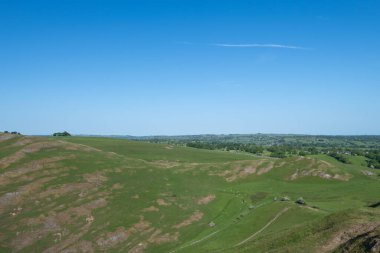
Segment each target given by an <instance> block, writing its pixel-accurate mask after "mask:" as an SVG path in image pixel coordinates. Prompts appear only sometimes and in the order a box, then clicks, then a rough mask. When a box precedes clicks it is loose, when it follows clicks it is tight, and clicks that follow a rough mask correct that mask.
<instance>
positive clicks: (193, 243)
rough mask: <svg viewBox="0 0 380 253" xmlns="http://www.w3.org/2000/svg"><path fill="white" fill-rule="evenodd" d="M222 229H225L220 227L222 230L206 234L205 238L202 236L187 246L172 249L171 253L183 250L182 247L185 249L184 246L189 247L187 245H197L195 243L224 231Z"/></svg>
mask: <svg viewBox="0 0 380 253" xmlns="http://www.w3.org/2000/svg"><path fill="white" fill-rule="evenodd" d="M222 230H223V229H220V230H218V231H215V232H213V233H211V234H209V235H206V236H205V237H203V238H201V239H199V240H196V241H193V242H191V243H190V244H188V245H185V246H182V247H180V248H178V249H176V250H173V251H170V252H169V253H174V252H177V251H179V250H182V249H184V248H187V247H190V246H193V245H195V244H198V243H201V242H203V241H204V240H206V239H208V238H209V237H211V236H213V235H215V234H216V233H219V232H220V231H222Z"/></svg>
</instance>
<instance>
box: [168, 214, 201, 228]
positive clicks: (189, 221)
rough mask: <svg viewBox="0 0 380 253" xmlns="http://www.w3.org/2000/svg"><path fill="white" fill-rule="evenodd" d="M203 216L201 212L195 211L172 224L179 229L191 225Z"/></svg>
mask: <svg viewBox="0 0 380 253" xmlns="http://www.w3.org/2000/svg"><path fill="white" fill-rule="evenodd" d="M202 218H203V213H202V212H200V211H195V212H194V213H193V214H192V215H191V216H190V217H189V218H187V219H186V220H184V221H182V222H181V223H179V224H177V225H174V226H173V228H176V229H179V228H182V227H186V226H189V225H191V224H192V223H194V222H197V221H200V220H201V219H202Z"/></svg>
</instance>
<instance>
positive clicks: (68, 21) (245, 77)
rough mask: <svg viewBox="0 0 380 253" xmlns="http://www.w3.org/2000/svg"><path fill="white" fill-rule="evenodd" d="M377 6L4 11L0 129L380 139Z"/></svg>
mask: <svg viewBox="0 0 380 253" xmlns="http://www.w3.org/2000/svg"><path fill="white" fill-rule="evenodd" d="M379 48H380V2H379V1H376V0H374V1H373V0H366V1H359V0H358V1H352V0H345V1H334V0H328V1H323V0H322V1H320V0H318V1H310V0H307V1H306V0H305V1H301V0H300V1H285V0H279V1H271V0H263V1H243V0H241V1H232V0H230V1H223V0H214V1H210V0H192V1H189V0H166V1H161V0H151V1H147V0H126V1H96V0H88V1H63V0H62V1H51V0H49V1H32V0H28V1H17V0H9V1H8V0H0V96H1V99H0V109H1V118H0V128H1V129H0V130H12V131H13V130H15V131H20V132H22V133H25V134H50V133H53V132H55V131H63V130H67V131H69V132H71V133H74V134H130V135H156V134H168V135H174V134H201V133H257V132H261V133H304V134H380V117H379V115H380V114H379V111H380V110H379V109H380V99H379V95H380V49H379Z"/></svg>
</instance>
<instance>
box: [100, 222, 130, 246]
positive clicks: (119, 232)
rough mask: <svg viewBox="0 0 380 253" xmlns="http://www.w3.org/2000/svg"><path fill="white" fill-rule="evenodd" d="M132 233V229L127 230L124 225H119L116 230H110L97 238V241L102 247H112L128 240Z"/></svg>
mask: <svg viewBox="0 0 380 253" xmlns="http://www.w3.org/2000/svg"><path fill="white" fill-rule="evenodd" d="M130 235H131V232H130V231H128V230H125V228H123V227H119V228H118V229H116V230H115V231H114V232H108V233H107V234H106V235H104V236H103V237H100V238H99V239H97V240H96V243H97V245H98V246H99V247H100V248H101V249H107V248H112V247H114V246H116V245H117V244H119V243H122V242H124V241H125V240H127V239H128V237H129V236H130Z"/></svg>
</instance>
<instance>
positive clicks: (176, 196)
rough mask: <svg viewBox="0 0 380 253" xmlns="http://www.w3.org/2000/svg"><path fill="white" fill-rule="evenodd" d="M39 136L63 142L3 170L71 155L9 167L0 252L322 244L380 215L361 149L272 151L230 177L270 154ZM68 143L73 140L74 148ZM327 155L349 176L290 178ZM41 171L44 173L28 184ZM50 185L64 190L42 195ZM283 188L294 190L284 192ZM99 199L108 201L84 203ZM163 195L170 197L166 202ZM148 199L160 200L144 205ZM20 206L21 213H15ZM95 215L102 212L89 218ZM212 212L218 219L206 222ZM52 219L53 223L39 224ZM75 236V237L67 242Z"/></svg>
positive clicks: (3, 146) (297, 248)
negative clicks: (297, 154) (263, 169)
mask: <svg viewBox="0 0 380 253" xmlns="http://www.w3.org/2000/svg"><path fill="white" fill-rule="evenodd" d="M41 139H42V140H44V141H48V142H57V141H58V140H59V141H63V142H62V146H60V147H56V148H46V149H42V150H40V151H38V152H34V153H27V154H26V155H25V157H23V158H21V159H19V160H17V161H15V162H13V163H11V164H9V166H8V167H7V168H0V169H1V172H0V173H1V174H2V175H3V176H2V178H5V179H7V178H8V177H10V176H9V175H12V174H9V173H12V172H14V171H17V170H22V169H23V168H26V166H28V164H30V163H31V162H33V161H39V160H41V159H44V158H52V157H57V156H66V157H68V158H66V159H64V160H61V161H58V162H54V163H51V164H49V163H46V164H44V167H43V168H41V169H39V170H36V171H30V172H27V173H24V174H22V175H18V176H17V177H12V178H10V179H11V180H8V181H4V182H3V184H2V185H0V193H1V195H0V207H1V209H0V252H1V250H3V251H20V252H41V251H43V250H44V249H48V248H51V247H57V246H60V245H65V247H64V248H66V249H68V248H69V247H74V248H75V247H77V249H78V248H79V246H78V243H81V242H88V243H89V244H91V247H92V249H93V250H94V251H96V252H98V251H99V252H102V251H104V250H105V251H107V252H128V250H130V249H132V248H133V247H134V246H136V245H138V244H139V243H142V242H143V243H146V244H147V247H146V248H145V252H171V251H173V250H174V251H175V252H318V248H319V247H322V245H323V243H324V242H328V241H329V239H330V238H331V237H332V236H333V235H334V233H336V232H338V231H340V230H341V229H344V228H346V227H347V226H349V225H350V224H353V223H355V222H369V221H371V222H374V221H375V222H378V221H379V219H380V218H379V217H380V216H379V215H378V212H379V210H378V208H367V207H366V206H368V205H369V204H370V203H376V202H378V201H380V199H379V194H378V193H379V192H380V184H379V178H378V176H376V175H374V176H368V175H364V174H363V173H362V170H370V169H368V168H366V167H364V165H363V164H362V162H363V158H361V157H354V158H353V160H352V164H343V163H340V162H338V161H336V160H335V159H333V158H331V157H328V156H324V155H319V156H311V157H310V158H312V159H302V160H298V158H285V159H274V158H265V159H266V161H265V162H264V163H263V166H267V165H268V164H269V163H271V162H272V163H274V164H275V165H276V166H275V167H274V168H273V169H272V170H270V171H268V172H267V173H265V174H262V175H257V174H251V175H246V176H244V177H241V178H238V179H236V180H235V181H232V182H227V181H226V179H225V177H223V176H222V174H221V173H222V172H223V171H225V170H231V171H233V170H234V169H236V168H237V167H239V166H240V167H244V166H249V165H250V164H251V163H252V162H257V160H258V159H264V158H258V157H255V156H251V155H248V154H242V153H231V152H223V151H207V150H199V149H192V148H186V147H177V146H168V145H166V144H152V143H145V142H135V141H128V140H122V139H111V138H92V137H68V138H37V139H33V138H32V140H33V142H38V141H41ZM15 141H16V139H15V140H13V141H12V140H8V141H6V142H0V151H1V154H0V159H1V157H7V156H9V155H11V154H13V153H15V152H16V151H17V150H22V148H23V147H24V146H20V147H18V148H17V150H16V149H15V148H14V147H12V143H14V142H15ZM71 143H72V144H71ZM76 144H81V145H85V146H87V147H92V148H96V149H97V150H90V149H86V147H85V146H78V145H76ZM70 145H71V146H73V147H76V149H70V148H67V147H71V146H70ZM110 152H113V153H110ZM70 155H71V156H70ZM313 159H314V160H313ZM0 161H1V160H0ZM163 161H164V162H163ZM321 161H325V162H327V163H329V164H331V166H330V167H328V168H327V167H326V168H325V167H322V168H323V169H325V170H326V172H328V173H332V174H334V173H338V174H344V173H347V174H349V175H350V179H349V180H348V181H341V180H333V179H329V180H328V179H324V178H320V177H318V176H305V177H300V178H298V179H296V180H290V179H289V178H290V176H291V175H292V174H294V173H295V171H297V169H298V170H305V171H308V170H313V169H318V166H319V164H320V162H321ZM157 162H158V163H157ZM277 165H278V166H277ZM280 165H281V166H280ZM371 171H374V172H376V171H375V170H371ZM6 173H8V174H6ZM99 173H100V174H101V176H99ZM218 174H219V175H218ZM88 175H92V181H91V180H90V181H88V179H86V178H88V177H89V176H88ZM94 175H95V176H94ZM98 178H100V179H99V181H97V180H98ZM5 179H4V180H5ZM38 179H46V180H47V181H46V182H45V183H43V184H42V185H37V186H34V188H33V187H31V185H32V184H33V182H36V180H38ZM2 180H3V179H2ZM86 180H87V181H86ZM25 187H27V188H25ZM75 187H77V188H75ZM81 187H82V188H81ZM25 189H27V190H25ZM53 189H66V190H65V191H63V190H62V192H58V191H57V190H56V193H55V194H51V195H48V196H45V197H42V196H44V195H43V194H46V193H47V192H52V190H53ZM10 192H21V193H22V194H21V197H20V199H19V200H18V201H16V202H9V203H7V201H6V199H5V198H4V196H5V194H6V193H10ZM208 195H215V199H214V200H213V201H211V202H209V203H207V204H204V205H202V204H199V203H198V200H199V199H200V198H202V197H205V196H208ZM282 196H288V197H289V198H290V199H291V200H290V201H284V202H281V201H278V199H279V198H280V197H282ZM299 197H303V198H304V199H305V201H306V203H307V206H305V207H303V206H299V205H297V204H295V203H294V201H295V200H296V199H297V198H299ZM99 199H104V200H105V201H106V203H105V204H104V205H101V206H99V207H96V208H90V209H88V210H87V209H86V208H85V207H86V205H88V203H91V201H94V200H99ZM159 199H162V200H164V202H165V203H166V205H159V204H158V202H157V201H158V200H159ZM275 199H277V201H275ZM2 201H3V202H2ZM151 206H155V207H156V208H158V209H159V210H158V211H155V212H145V211H143V210H144V209H145V208H148V207H151ZM252 206H254V208H252ZM19 207H20V208H22V210H21V211H20V213H19V214H17V215H15V216H12V215H10V213H12V212H14V210H15V208H16V209H17V208H19ZM311 207H315V208H311ZM87 208H88V207H87ZM284 208H290V209H289V210H288V211H287V212H285V213H284V214H283V215H281V216H280V217H279V218H278V219H277V220H276V221H274V222H273V223H271V224H270V225H269V226H268V227H266V228H265V229H264V230H263V231H262V232H261V233H259V234H258V235H257V236H256V237H254V238H253V239H252V240H250V241H248V242H247V243H245V244H243V245H241V246H234V245H236V244H237V243H238V242H241V241H242V240H244V239H245V238H248V237H249V236H250V235H252V234H254V233H255V232H257V231H259V230H261V229H262V228H263V227H265V226H266V224H268V222H270V221H271V220H272V219H273V217H275V216H276V215H277V214H278V213H279V212H281V210H283V209H284ZM197 212H198V213H199V212H201V213H202V214H203V216H202V218H201V219H199V220H195V221H193V222H191V223H189V224H188V225H187V226H183V227H180V228H176V227H175V226H176V225H178V224H181V223H182V222H184V221H185V220H187V219H188V218H189V217H191V216H192V215H193V214H194V213H197ZM89 215H92V216H93V217H94V219H95V220H94V222H93V223H92V224H91V225H90V226H89V228H86V218H88V216H89ZM47 218H49V219H47ZM142 219H143V220H144V221H145V222H148V223H149V228H147V229H146V230H144V231H138V229H134V230H133V229H132V228H134V227H135V226H136V224H137V223H139V221H141V220H142ZM39 221H41V222H39ZM48 221H49V222H50V223H49V222H48ZM211 221H213V222H214V223H215V224H216V225H215V227H209V226H208V224H209V222H211ZM54 222H55V223H56V227H54V226H53V227H54V229H50V230H49V231H44V232H41V231H43V228H44V227H45V228H46V227H47V226H49V224H50V226H52V225H51V224H53V223H54ZM26 224H36V225H26ZM121 227H123V228H125V229H126V230H128V229H132V230H133V231H134V232H131V234H130V235H129V237H128V239H127V240H125V241H121V242H120V243H116V244H112V243H111V246H108V247H106V248H102V247H101V246H99V244H98V243H97V242H98V240H99V238H104V237H107V234H109V233H111V232H113V231H115V230H117V229H119V228H121ZM132 230H131V231H132ZM157 231H160V234H161V235H165V234H166V235H175V234H176V233H178V237H177V238H176V239H172V240H168V241H166V242H162V243H157V242H154V240H152V235H153V234H154V232H157ZM17 233H19V235H18V236H16V234H17ZM36 233H41V234H40V237H41V238H39V239H33V240H31V242H30V243H29V244H28V245H26V246H24V247H22V248H18V246H17V243H16V242H17V238H20V236H23V235H24V234H25V235H30V237H33V234H36ZM56 233H62V240H61V241H57V242H54V238H55V236H56V235H55V234H56ZM70 238H76V239H75V240H74V239H72V240H73V242H71V243H68V242H67V240H70ZM204 238H206V239H204ZM29 239H30V238H29ZM198 241H199V242H198ZM65 242H67V245H66V244H64V243H65ZM62 247H63V246H62Z"/></svg>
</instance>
